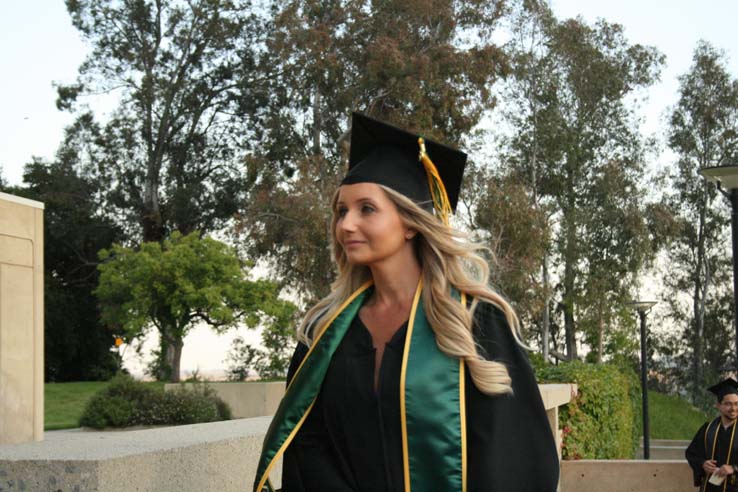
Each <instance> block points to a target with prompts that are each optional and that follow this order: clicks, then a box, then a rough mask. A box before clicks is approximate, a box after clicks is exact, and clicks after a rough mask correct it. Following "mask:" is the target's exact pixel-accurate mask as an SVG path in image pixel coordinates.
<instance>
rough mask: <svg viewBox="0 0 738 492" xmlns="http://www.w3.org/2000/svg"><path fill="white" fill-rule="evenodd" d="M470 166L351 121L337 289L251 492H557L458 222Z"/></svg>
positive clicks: (304, 334)
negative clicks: (277, 489) (277, 481)
mask: <svg viewBox="0 0 738 492" xmlns="http://www.w3.org/2000/svg"><path fill="white" fill-rule="evenodd" d="M465 163H466V155H465V154H464V153H463V152H459V151H457V150H454V149H452V148H449V147H446V146H444V145H441V144H438V143H436V142H432V141H430V140H425V139H424V138H422V137H419V136H418V135H417V134H413V133H410V132H407V131H404V130H402V129H399V128H396V127H394V126H392V125H389V124H387V123H384V122H381V121H378V120H375V119H372V118H369V117H367V116H364V115H361V114H358V113H354V115H353V117H352V125H351V149H350V156H349V169H348V173H347V175H346V177H345V178H344V179H343V182H342V183H341V186H340V187H339V188H338V190H337V192H336V194H335V196H334V197H333V201H332V205H331V206H332V212H333V219H332V224H331V233H332V247H333V254H334V258H335V260H336V263H337V266H338V277H337V279H336V280H335V282H334V283H333V284H332V289H331V293H330V294H329V295H328V296H327V297H326V298H324V299H323V300H321V301H320V302H318V304H317V305H316V306H314V307H313V308H312V309H310V310H309V311H308V313H307V315H306V318H305V320H304V321H303V323H302V325H301V326H300V328H299V330H298V338H299V340H300V343H299V344H298V346H297V348H296V350H295V354H294V356H293V359H292V363H291V365H290V368H289V372H288V377H287V379H288V383H287V385H288V386H287V391H286V393H285V396H284V398H283V400H282V402H281V404H280V406H279V408H278V410H277V412H276V414H275V416H274V419H273V420H272V423H271V426H270V428H269V431H268V432H267V435H266V437H265V439H264V445H263V449H262V455H261V458H260V460H259V464H258V469H257V476H256V479H255V482H254V490H255V491H257V492H263V491H271V490H273V488H272V485H271V483H270V481H269V474H270V472H271V471H272V470H273V468H274V467H275V466H276V464H277V462H278V459H279V458H280V457H283V458H284V465H283V474H282V490H283V491H284V492H318V491H320V492H329V491H333V492H390V491H392V492H400V491H406V492H410V491H413V492H434V491H443V492H455V491H458V492H467V491H469V492H473V491H480V492H481V491H491V490H493V491H495V492H553V491H555V490H556V486H557V482H558V475H559V463H558V456H557V450H556V446H555V444H554V438H553V435H552V432H551V428H550V426H549V423H548V421H547V419H546V414H545V410H544V408H543V403H542V401H541V396H540V393H539V390H538V386H537V384H536V380H535V377H534V375H533V370H532V368H531V366H530V363H529V361H528V357H527V354H526V352H525V350H524V348H523V344H522V342H521V341H520V339H519V336H518V324H519V323H518V319H517V317H516V316H515V313H514V311H513V309H512V308H511V306H510V304H509V303H508V302H506V301H505V300H504V299H503V298H502V297H501V296H500V295H499V294H497V293H496V292H495V291H494V290H492V289H491V288H490V287H489V285H488V267H487V263H486V262H485V260H484V259H483V258H482V257H481V256H480V255H479V254H478V252H479V251H480V250H481V249H483V248H482V247H481V246H479V245H476V244H474V243H471V242H470V241H469V240H468V238H467V236H466V235H465V234H464V233H462V232H460V231H458V230H456V229H454V228H452V227H451V226H450V225H449V216H450V214H451V213H453V211H454V209H455V207H456V203H457V201H458V197H459V192H460V189H461V182H462V176H463V170H464V166H465Z"/></svg>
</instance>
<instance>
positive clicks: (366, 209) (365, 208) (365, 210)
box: [361, 205, 374, 214]
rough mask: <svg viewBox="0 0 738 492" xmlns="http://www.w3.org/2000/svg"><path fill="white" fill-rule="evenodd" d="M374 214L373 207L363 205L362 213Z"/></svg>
mask: <svg viewBox="0 0 738 492" xmlns="http://www.w3.org/2000/svg"><path fill="white" fill-rule="evenodd" d="M372 212H374V207H372V206H371V205H362V207H361V213H364V214H370V213H372Z"/></svg>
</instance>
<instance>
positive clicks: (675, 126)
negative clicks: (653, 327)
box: [664, 42, 738, 395]
mask: <svg viewBox="0 0 738 492" xmlns="http://www.w3.org/2000/svg"><path fill="white" fill-rule="evenodd" d="M667 137H668V144H669V147H670V148H671V149H672V150H673V151H674V152H675V154H676V155H677V160H676V166H675V167H674V168H673V170H672V172H671V174H670V180H671V186H672V188H673V190H674V192H673V193H672V194H671V197H670V199H671V206H672V210H673V211H674V213H675V215H676V217H677V221H678V227H679V233H678V235H677V237H676V239H675V240H674V242H673V243H672V247H671V248H670V250H669V255H668V259H669V265H670V268H669V269H668V272H667V273H666V274H665V275H664V280H665V284H666V285H667V286H669V287H670V288H671V291H672V293H673V294H675V295H673V296H671V302H670V308H671V310H670V312H671V316H672V317H673V319H675V320H676V321H677V322H678V323H679V324H681V325H682V326H683V327H684V333H685V338H686V339H687V340H688V344H687V347H691V348H692V350H691V357H690V359H691V360H690V369H691V374H690V375H689V377H685V378H684V379H685V380H686V381H689V382H691V383H692V388H691V389H692V390H693V395H697V391H698V388H701V387H702V386H703V384H704V382H705V381H706V380H707V379H708V378H714V377H717V376H718V375H719V373H720V371H721V369H722V368H723V367H725V365H727V363H728V361H729V358H728V355H727V354H728V353H729V352H728V351H727V350H726V349H727V348H728V347H725V346H724V342H725V336H724V335H721V333H724V332H725V331H726V330H730V327H731V325H730V323H729V318H730V317H727V318H726V317H725V316H722V317H721V316H714V315H710V313H717V312H724V311H726V303H731V302H732V298H731V296H726V295H725V292H726V291H727V292H730V290H731V285H730V279H731V271H730V252H729V249H728V245H729V242H730V241H729V237H728V236H727V233H728V220H729V216H730V212H729V210H728V207H727V202H726V201H725V200H724V199H723V198H722V197H720V196H719V193H718V191H717V190H716V189H715V187H714V186H713V185H711V184H709V183H707V182H706V181H705V180H704V179H703V178H702V177H701V176H699V174H698V171H699V169H700V168H703V167H711V166H720V165H725V164H731V163H734V162H735V159H736V158H737V157H738V81H736V80H735V79H734V78H732V77H731V76H730V74H729V72H728V69H727V66H726V60H725V55H724V54H723V53H721V52H720V51H718V50H716V49H715V48H714V47H712V46H711V45H710V44H708V43H706V42H700V43H698V45H697V47H696V48H695V50H694V55H693V59H692V66H691V67H690V69H689V71H688V72H687V73H685V74H683V75H681V76H680V77H679V99H678V101H677V102H676V104H675V106H674V107H673V109H672V110H671V115H670V120H669V127H668V131H667ZM686 293H688V296H689V297H688V298H689V303H688V305H687V304H685V303H684V301H683V295H684V294H686ZM708 318H709V319H711V320H713V324H714V323H715V321H716V320H721V319H722V320H723V324H722V325H721V326H720V328H719V329H717V328H715V327H714V326H713V327H712V328H710V329H708V327H707V320H708ZM716 345H720V347H716ZM716 349H717V350H718V351H719V352H720V353H722V354H723V356H722V357H718V358H716V357H714V356H712V357H709V359H710V360H711V361H712V362H708V357H707V353H708V352H714V351H715V350H716ZM706 363H707V364H708V367H707V371H705V364H706Z"/></svg>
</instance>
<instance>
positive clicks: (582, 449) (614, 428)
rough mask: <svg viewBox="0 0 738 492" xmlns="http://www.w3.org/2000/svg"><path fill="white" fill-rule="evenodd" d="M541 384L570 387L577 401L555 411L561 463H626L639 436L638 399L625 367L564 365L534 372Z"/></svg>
mask: <svg viewBox="0 0 738 492" xmlns="http://www.w3.org/2000/svg"><path fill="white" fill-rule="evenodd" d="M536 373H537V377H538V380H539V382H542V383H576V384H577V386H578V394H577V397H576V398H575V399H574V400H573V401H572V402H570V403H569V404H568V405H566V406H564V407H562V408H561V412H560V413H559V428H561V429H562V431H563V442H562V456H563V458H564V459H627V458H633V457H634V456H635V450H636V447H637V446H638V442H639V439H640V435H641V393H640V383H639V381H638V377H637V375H636V374H635V372H634V371H633V370H632V369H630V368H628V367H625V366H617V365H610V364H585V363H583V362H580V361H573V362H565V363H562V364H559V365H557V366H545V367H541V366H539V367H538V368H537V371H536Z"/></svg>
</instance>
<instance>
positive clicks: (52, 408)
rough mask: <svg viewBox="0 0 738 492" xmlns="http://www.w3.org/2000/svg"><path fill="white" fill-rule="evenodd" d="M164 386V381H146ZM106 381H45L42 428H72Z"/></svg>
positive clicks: (104, 385) (76, 424) (77, 424)
mask: <svg viewBox="0 0 738 492" xmlns="http://www.w3.org/2000/svg"><path fill="white" fill-rule="evenodd" d="M147 384H151V385H154V386H157V387H161V388H162V389H163V388H164V384H165V383H161V382H154V383H147ZM107 385H108V383H107V382H106V381H90V382H79V383H46V384H45V385H44V398H45V400H46V401H45V405H44V407H45V408H44V429H45V430H55V429H73V428H75V427H79V423H78V422H79V418H80V416H81V415H82V412H83V411H84V409H85V405H86V404H87V401H88V400H89V399H90V398H92V395H94V394H95V393H97V392H98V391H100V390H101V389H103V388H105V387H106V386H107Z"/></svg>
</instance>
